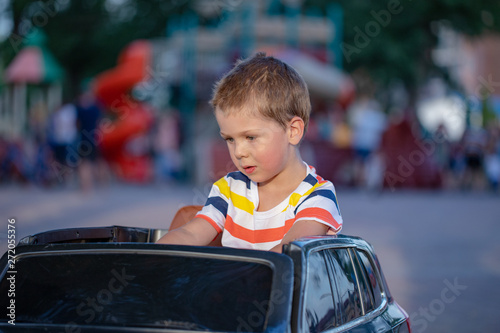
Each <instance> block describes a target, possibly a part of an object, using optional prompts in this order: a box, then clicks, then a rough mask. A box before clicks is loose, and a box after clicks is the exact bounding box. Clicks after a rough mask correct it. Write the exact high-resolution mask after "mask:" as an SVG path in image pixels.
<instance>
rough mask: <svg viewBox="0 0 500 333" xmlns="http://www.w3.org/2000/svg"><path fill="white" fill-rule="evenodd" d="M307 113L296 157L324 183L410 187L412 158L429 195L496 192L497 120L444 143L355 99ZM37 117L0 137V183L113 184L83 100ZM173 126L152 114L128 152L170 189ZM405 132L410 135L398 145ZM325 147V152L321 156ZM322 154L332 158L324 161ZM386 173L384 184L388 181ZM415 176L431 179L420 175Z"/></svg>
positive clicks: (174, 164) (93, 116)
mask: <svg viewBox="0 0 500 333" xmlns="http://www.w3.org/2000/svg"><path fill="white" fill-rule="evenodd" d="M313 104H314V101H313ZM313 110H314V112H313V115H312V118H311V122H310V125H309V128H308V131H307V133H306V138H305V140H304V143H303V147H302V148H303V149H302V150H303V151H304V153H305V155H306V156H304V158H305V159H306V160H307V161H308V162H310V163H311V164H312V165H315V166H317V168H318V169H319V170H318V171H319V172H321V173H322V175H323V173H325V175H324V176H325V177H326V178H335V179H332V180H333V181H334V182H335V183H336V184H338V185H340V186H344V185H345V186H352V187H360V188H382V187H392V186H393V185H394V184H397V183H398V182H399V183H400V185H403V186H404V185H406V186H408V187H411V186H412V183H411V182H410V181H407V179H406V178H405V177H410V176H412V177H413V176H414V174H416V172H413V171H412V170H411V169H412V168H415V169H417V168H418V167H423V166H424V162H420V161H419V160H418V159H421V158H425V159H426V164H425V165H427V169H426V170H427V171H428V170H431V171H432V172H433V173H437V174H438V176H439V182H438V186H434V185H433V186H431V187H433V188H436V187H439V188H444V189H462V190H477V189H481V190H493V191H498V187H499V180H500V127H499V122H498V120H495V121H492V122H490V123H489V124H488V125H487V126H484V125H483V124H478V123H477V122H472V123H471V124H470V125H469V126H468V127H467V129H466V131H465V132H464V134H463V136H462V138H461V140H459V141H451V140H449V138H448V135H447V129H446V127H445V126H439V127H438V128H437V129H436V131H435V132H434V133H428V132H426V131H425V130H424V129H422V127H420V126H419V125H418V121H416V118H415V117H411V113H408V112H406V113H405V112H390V113H389V114H387V113H386V112H384V111H383V108H382V107H381V105H380V104H379V103H378V102H377V101H376V100H375V99H373V98H371V97H369V96H360V97H358V99H357V100H356V101H354V102H353V103H352V104H351V105H350V106H349V107H348V108H347V109H344V108H342V107H336V106H335V105H334V106H331V105H328V106H327V105H320V104H316V105H313ZM37 114H38V113H37V111H36V110H31V111H30V122H29V131H28V132H29V135H27V136H26V137H23V138H18V139H15V140H12V139H11V140H7V139H6V138H2V137H0V184H8V183H22V184H35V185H37V186H41V187H57V186H67V185H68V184H73V185H77V186H78V187H80V188H81V189H82V190H84V191H88V190H90V189H92V188H93V187H94V186H96V185H97V184H108V183H109V182H110V181H115V176H116V175H115V174H114V173H113V168H112V167H110V165H109V164H108V163H107V161H106V159H105V158H104V156H102V154H101V151H100V147H99V137H97V136H98V135H99V134H98V126H99V122H100V121H101V120H102V119H103V118H104V117H106V115H105V114H104V113H103V110H102V108H101V107H100V106H99V103H98V102H97V101H96V100H95V98H94V97H93V95H92V94H91V93H89V92H85V93H83V94H81V95H80V96H79V97H78V98H77V99H75V100H71V101H66V102H65V103H63V105H61V106H60V107H59V108H58V109H56V110H54V111H53V112H51V113H50V116H49V117H48V118H47V119H41V118H40V117H37ZM409 114H410V116H409ZM180 124H181V115H180V114H179V113H178V112H167V113H158V114H156V115H155V119H154V122H153V126H152V128H151V130H150V131H149V133H148V134H147V136H146V137H143V138H137V140H134V141H133V142H132V144H131V145H130V149H136V150H139V151H138V152H137V153H138V154H140V153H145V154H148V155H149V156H150V157H151V160H152V165H153V167H152V172H153V173H154V175H153V176H152V177H151V180H152V181H156V182H171V181H178V180H179V179H180V178H182V177H181V176H180V175H181V174H182V173H183V165H184V163H183V162H182V160H183V155H182V152H181V145H182V142H181V139H182V135H181V134H182V133H181V127H180ZM409 132H411V135H412V136H411V137H410V138H409V139H405V138H404V137H406V136H408V134H409ZM139 139H141V140H139ZM405 140H406V141H408V142H410V143H411V145H407V146H406V147H407V148H405V149H406V151H407V154H406V155H405V153H404V150H395V149H396V147H398V145H399V146H401V145H402V143H403V141H405ZM139 142H141V144H139ZM314 145H316V146H317V147H322V149H320V150H318V149H316V150H314V151H313V150H310V151H309V152H308V147H311V146H314ZM325 147H328V148H329V150H324V149H323V148H325ZM412 147H413V148H412ZM417 153H418V154H417ZM322 154H329V155H332V156H330V157H335V158H336V159H334V160H325V159H324V157H325V156H321V155H322ZM391 154H392V156H391ZM405 156H406V157H405ZM391 158H392V160H393V161H392V162H395V163H396V164H395V165H394V167H393V169H392V170H393V171H394V172H392V171H390V170H391V169H390V163H391V161H390V159H391ZM412 159H413V160H412ZM322 161H325V162H322ZM332 161H333V162H332ZM427 162H428V163H427ZM322 163H323V164H324V165H323V166H322V165H321V164H322ZM328 168H337V169H338V170H336V171H335V173H331V174H330V175H329V174H328V172H325V171H324V170H326V169H328ZM427 171H426V172H427ZM391 172H392V173H393V175H392V176H391V177H392V178H391V177H388V175H390V174H391ZM332 175H333V176H332ZM423 177H428V178H429V177H434V176H431V173H430V172H428V173H426V174H425V173H424V176H423ZM391 181H392V183H391ZM433 184H436V183H435V182H434V183H433Z"/></svg>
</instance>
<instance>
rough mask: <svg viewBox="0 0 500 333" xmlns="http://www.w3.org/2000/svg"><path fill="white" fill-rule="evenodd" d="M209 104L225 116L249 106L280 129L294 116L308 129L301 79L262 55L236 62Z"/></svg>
mask: <svg viewBox="0 0 500 333" xmlns="http://www.w3.org/2000/svg"><path fill="white" fill-rule="evenodd" d="M210 104H211V105H212V107H213V108H214V110H217V109H218V110H220V111H222V112H223V113H224V114H230V113H233V112H239V111H241V110H242V109H243V107H244V106H247V107H248V106H251V107H252V108H253V109H250V110H251V111H250V112H251V113H252V112H256V113H258V114H260V115H262V116H264V117H265V118H269V119H273V120H275V121H277V122H278V123H279V124H280V125H281V126H282V127H283V128H286V127H287V125H288V123H289V121H290V120H291V119H292V118H293V117H295V116H298V117H300V118H301V119H302V120H303V121H304V126H305V128H307V124H308V123H309V115H310V113H311V101H310V98H309V91H308V89H307V85H306V83H305V82H304V79H303V78H302V76H300V74H299V73H297V72H296V71H295V69H293V68H292V67H291V66H289V65H287V64H286V63H285V62H283V61H281V60H279V59H276V58H274V57H271V56H266V54H265V53H264V52H259V53H257V54H255V55H254V56H253V57H250V58H247V59H244V60H239V61H238V62H237V63H236V64H235V66H234V67H233V69H231V71H229V73H227V74H226V75H225V76H224V77H223V78H222V79H221V80H219V81H218V82H217V83H216V84H215V87H214V93H213V98H212V100H211V101H210ZM247 110H248V109H247ZM247 112H248V111H247Z"/></svg>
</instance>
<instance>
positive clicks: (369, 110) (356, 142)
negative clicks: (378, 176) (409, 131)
mask: <svg viewBox="0 0 500 333" xmlns="http://www.w3.org/2000/svg"><path fill="white" fill-rule="evenodd" d="M348 118H349V124H350V126H351V129H352V147H353V149H354V154H355V158H354V178H355V184H356V185H359V186H365V185H366V179H365V176H366V173H367V172H371V171H367V170H366V168H367V167H368V166H369V165H370V164H369V163H368V161H369V160H370V157H371V155H372V154H373V153H374V152H376V151H377V150H378V148H379V147H380V142H381V138H382V133H383V132H384V130H385V129H386V127H387V120H386V116H385V114H384V113H383V112H382V110H381V107H380V105H379V103H378V102H377V101H376V100H374V99H373V98H371V97H369V96H367V95H361V96H360V97H359V99H358V100H357V101H355V102H354V103H353V104H352V106H351V107H350V108H349V109H348Z"/></svg>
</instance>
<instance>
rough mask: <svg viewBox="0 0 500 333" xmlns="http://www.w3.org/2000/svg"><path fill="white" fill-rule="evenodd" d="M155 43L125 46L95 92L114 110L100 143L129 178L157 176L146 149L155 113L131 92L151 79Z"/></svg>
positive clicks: (115, 167)
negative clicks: (154, 173) (152, 44)
mask: <svg viewBox="0 0 500 333" xmlns="http://www.w3.org/2000/svg"><path fill="white" fill-rule="evenodd" d="M151 52H152V47H151V43H150V42H148V41H142V40H141V41H136V42H133V43H132V44H130V45H129V46H128V47H127V48H125V49H124V50H123V51H122V53H121V54H120V56H119V59H118V64H117V66H116V67H115V68H113V69H111V70H108V71H106V72H103V73H102V74H100V75H99V76H98V77H97V78H96V81H95V86H94V89H95V91H94V92H95V94H96V96H97V98H98V99H99V101H100V102H101V103H102V104H103V106H104V107H105V109H106V112H109V113H110V115H109V116H110V121H108V122H103V124H102V125H101V128H100V131H99V133H100V134H101V138H100V139H101V140H100V147H101V151H102V154H103V156H104V158H105V159H106V160H107V161H108V162H109V163H110V165H111V167H112V169H113V171H114V172H115V173H116V175H117V176H118V177H119V178H120V179H122V180H125V181H131V182H141V183H142V182H147V181H149V180H151V179H152V176H153V163H152V160H151V158H150V157H149V156H148V154H147V149H144V146H145V145H144V144H141V141H142V142H144V141H145V140H141V139H144V138H145V136H146V134H147V132H148V130H149V128H150V126H151V124H152V122H153V115H152V112H151V111H150V110H149V108H148V106H147V105H145V104H144V103H141V102H139V101H136V100H134V99H133V98H132V96H131V95H130V92H131V90H132V88H133V87H134V86H135V85H137V84H138V83H140V82H142V81H146V80H147V79H148V75H149V71H148V68H150V67H151V65H150V64H151V59H152V57H151V55H152V54H151Z"/></svg>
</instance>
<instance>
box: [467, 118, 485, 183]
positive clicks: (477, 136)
mask: <svg viewBox="0 0 500 333" xmlns="http://www.w3.org/2000/svg"><path fill="white" fill-rule="evenodd" d="M487 139H488V137H487V133H486V131H485V130H484V128H482V127H481V126H480V125H478V124H474V123H472V124H471V125H469V126H468V127H467V128H466V130H465V132H464V134H463V136H462V139H461V146H462V149H463V157H464V168H465V169H464V172H463V175H462V179H461V187H462V189H476V188H481V187H483V186H484V181H485V174H484V154H485V149H486V143H487Z"/></svg>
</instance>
